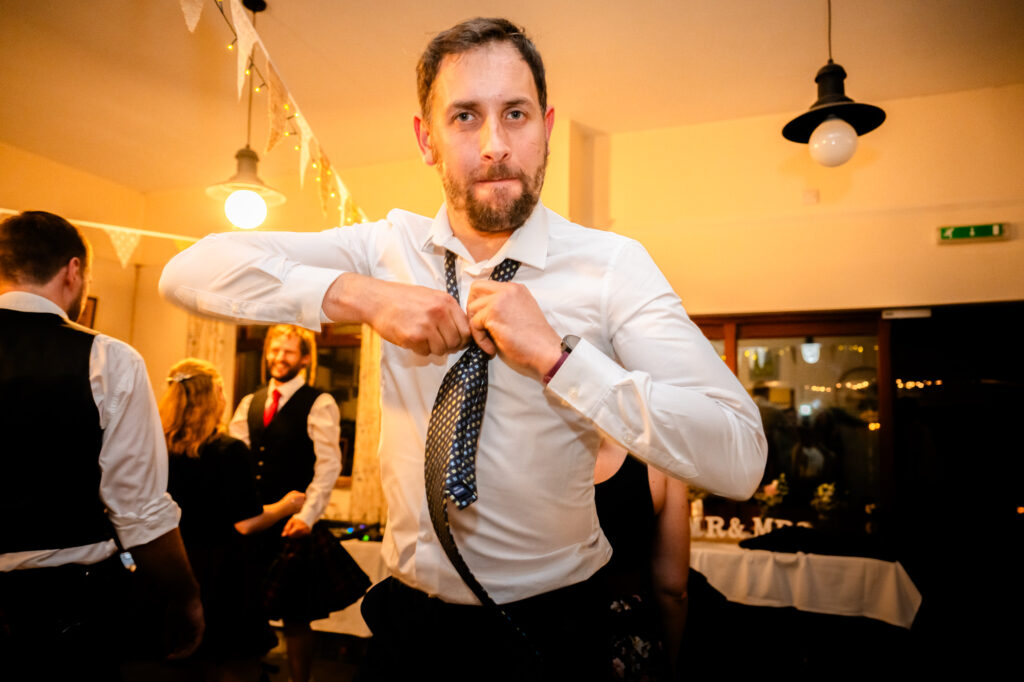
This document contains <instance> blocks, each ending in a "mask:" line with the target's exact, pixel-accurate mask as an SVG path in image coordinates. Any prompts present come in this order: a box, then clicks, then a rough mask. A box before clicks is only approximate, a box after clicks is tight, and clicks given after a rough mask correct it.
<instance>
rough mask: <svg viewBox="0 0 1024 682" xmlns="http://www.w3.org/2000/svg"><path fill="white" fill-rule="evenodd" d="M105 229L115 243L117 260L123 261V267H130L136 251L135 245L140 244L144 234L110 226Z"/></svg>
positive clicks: (112, 242) (111, 241)
mask: <svg viewBox="0 0 1024 682" xmlns="http://www.w3.org/2000/svg"><path fill="white" fill-rule="evenodd" d="M103 231H104V232H106V233H107V236H108V237H110V243H111V244H113V245H114V251H115V252H116V253H117V260H119V261H121V267H122V268H126V267H128V264H129V263H131V262H132V254H133V253H135V247H137V246H138V245H139V240H140V239H142V235H141V234H139V233H138V232H129V231H127V230H115V229H111V228H109V227H107V228H103Z"/></svg>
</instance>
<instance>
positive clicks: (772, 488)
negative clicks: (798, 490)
mask: <svg viewBox="0 0 1024 682" xmlns="http://www.w3.org/2000/svg"><path fill="white" fill-rule="evenodd" d="M787 493H789V485H788V484H787V483H786V474H779V477H778V478H776V479H775V480H773V481H772V482H771V483H768V484H766V485H765V486H764V487H763V488H761V490H759V491H757V492H756V493H754V499H755V500H757V501H758V502H759V503H760V505H761V509H762V510H763V512H767V511H768V510H769V509H771V508H772V507H777V506H779V505H780V504H782V500H783V498H785V497H786V494H787Z"/></svg>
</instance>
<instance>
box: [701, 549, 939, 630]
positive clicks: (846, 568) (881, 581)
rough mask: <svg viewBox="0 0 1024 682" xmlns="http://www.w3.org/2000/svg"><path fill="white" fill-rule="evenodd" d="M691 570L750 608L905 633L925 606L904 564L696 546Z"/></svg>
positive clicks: (866, 559)
mask: <svg viewBox="0 0 1024 682" xmlns="http://www.w3.org/2000/svg"><path fill="white" fill-rule="evenodd" d="M690 566H692V567H693V568H695V569H696V570H698V571H700V572H701V573H702V574H704V576H705V577H706V578H707V579H708V582H709V583H711V586H712V587H714V588H715V589H716V590H718V591H719V592H721V593H722V594H723V595H725V597H726V599H728V600H729V601H733V602H738V603H740V604H747V605H749V606H793V607H796V608H797V609H800V610H801V611H812V612H814V613H831V614H836V615H841V616H866V617H868V618H875V619H877V620H881V621H885V622H886V623H890V624H892V625H898V626H900V627H904V628H909V627H910V625H911V623H913V622H914V616H915V615H916V614H917V609H918V607H920V606H921V593H920V592H918V591H917V587H915V586H914V583H913V581H911V579H910V576H908V575H907V572H906V571H905V570H904V569H903V566H902V565H900V563H899V562H893V561H881V560H879V559H868V558H866V557H849V556H831V555H824V554H804V553H803V552H798V553H796V554H788V553H782V552H768V551H765V550H759V549H743V548H741V547H740V546H739V545H734V544H728V543H717V542H699V541H694V542H693V543H692V544H691V546H690Z"/></svg>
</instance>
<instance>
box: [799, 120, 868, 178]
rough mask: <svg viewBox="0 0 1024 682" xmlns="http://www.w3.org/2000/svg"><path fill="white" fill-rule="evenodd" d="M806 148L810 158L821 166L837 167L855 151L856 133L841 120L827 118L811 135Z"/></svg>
mask: <svg viewBox="0 0 1024 682" xmlns="http://www.w3.org/2000/svg"><path fill="white" fill-rule="evenodd" d="M808 147H809V150H810V152H811V158H812V159H814V160H815V161H817V162H818V163H820V164H821V165H822V166H828V167H830V168H831V167H833V166H839V165H842V164H844V163H846V162H847V161H849V160H850V159H851V158H852V157H853V153H854V152H856V151H857V131H856V130H854V129H853V126H851V125H850V124H849V123H847V122H846V121H844V120H843V119H841V118H836V117H829V118H826V119H825V120H824V121H822V122H821V124H820V125H819V126H818V127H817V128H815V129H814V132H813V133H811V139H810V140H809V142H808Z"/></svg>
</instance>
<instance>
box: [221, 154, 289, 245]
mask: <svg viewBox="0 0 1024 682" xmlns="http://www.w3.org/2000/svg"><path fill="white" fill-rule="evenodd" d="M235 159H237V160H238V172H237V173H235V174H234V175H233V176H231V177H230V178H228V179H227V180H225V181H224V182H221V183H218V184H216V185H210V186H209V187H207V188H206V194H207V195H209V196H211V197H213V198H214V199H217V200H218V201H223V202H224V213H226V214H227V216H228V220H230V221H231V223H232V224H233V225H235V226H237V227H241V228H243V229H246V230H251V229H253V228H254V227H257V226H259V225H260V224H262V223H263V221H264V220H266V219H267V206H280V205H281V204H283V203H284V202H285V196H284V194H282V193H281V192H279V191H277V190H276V189H274V188H273V187H268V186H267V185H265V184H264V183H263V181H262V180H260V178H259V175H257V174H256V168H257V164H258V163H259V157H258V156H257V155H256V152H254V151H253V150H251V149H249V147H245V148H244V149H239V150H238V153H237V154H235ZM241 206H250V208H241ZM233 215H234V216H236V217H237V220H236V218H233V217H232V216H233ZM257 216H258V218H257ZM243 223H244V224H243Z"/></svg>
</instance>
